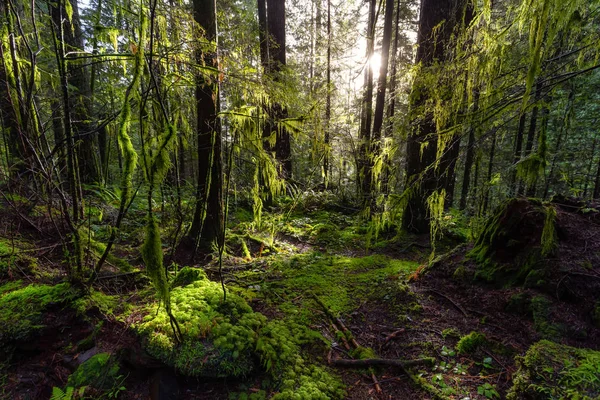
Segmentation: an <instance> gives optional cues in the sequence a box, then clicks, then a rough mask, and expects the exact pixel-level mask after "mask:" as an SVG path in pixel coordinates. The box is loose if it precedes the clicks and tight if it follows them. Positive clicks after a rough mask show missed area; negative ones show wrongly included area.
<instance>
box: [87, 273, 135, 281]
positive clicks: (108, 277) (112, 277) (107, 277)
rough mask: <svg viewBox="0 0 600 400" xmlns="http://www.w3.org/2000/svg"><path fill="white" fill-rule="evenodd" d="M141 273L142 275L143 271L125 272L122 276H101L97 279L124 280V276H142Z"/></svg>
mask: <svg viewBox="0 0 600 400" xmlns="http://www.w3.org/2000/svg"><path fill="white" fill-rule="evenodd" d="M141 273H142V271H132V272H123V273H122V274H111V275H100V276H99V277H97V278H96V279H97V280H102V279H116V278H122V277H124V276H130V275H137V274H141Z"/></svg>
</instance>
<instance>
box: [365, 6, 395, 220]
mask: <svg viewBox="0 0 600 400" xmlns="http://www.w3.org/2000/svg"><path fill="white" fill-rule="evenodd" d="M393 17H394V0H386V1H385V17H384V23H383V40H382V43H381V67H380V68H379V78H378V80H377V94H376V96H375V115H374V119H373V133H372V135H371V141H370V142H371V146H370V154H369V156H368V166H367V171H366V172H365V185H364V189H363V190H364V195H365V199H369V201H368V203H365V206H371V208H373V207H374V206H375V192H376V189H375V187H374V185H373V179H374V175H373V174H374V171H373V167H374V164H375V159H376V158H377V157H378V156H379V155H380V153H381V143H380V141H381V129H382V127H383V111H384V108H385V92H386V89H387V78H388V76H387V75H388V65H389V61H390V43H391V41H392V23H393Z"/></svg>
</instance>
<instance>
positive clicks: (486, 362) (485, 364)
mask: <svg viewBox="0 0 600 400" xmlns="http://www.w3.org/2000/svg"><path fill="white" fill-rule="evenodd" d="M482 365H483V368H486V369H492V368H494V367H493V366H492V357H486V358H484V359H483V363H482Z"/></svg>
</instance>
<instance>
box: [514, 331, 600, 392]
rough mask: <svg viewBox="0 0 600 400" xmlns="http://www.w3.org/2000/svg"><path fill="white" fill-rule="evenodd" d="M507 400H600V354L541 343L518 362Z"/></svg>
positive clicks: (544, 341)
mask: <svg viewBox="0 0 600 400" xmlns="http://www.w3.org/2000/svg"><path fill="white" fill-rule="evenodd" d="M517 361H518V363H519V365H520V366H519V370H518V371H517V372H516V374H515V375H514V377H513V387H512V388H511V389H510V391H509V393H508V395H507V399H509V400H511V399H512V400H516V399H532V400H538V399H539V400H541V399H581V400H583V399H590V400H591V399H598V398H600V378H599V377H600V352H598V351H593V350H589V349H578V348H575V347H569V346H564V345H560V344H557V343H554V342H550V341H548V340H542V341H540V342H538V343H536V344H534V345H533V346H531V347H530V348H529V350H528V351H527V353H526V354H525V356H524V357H522V358H520V359H518V360H517Z"/></svg>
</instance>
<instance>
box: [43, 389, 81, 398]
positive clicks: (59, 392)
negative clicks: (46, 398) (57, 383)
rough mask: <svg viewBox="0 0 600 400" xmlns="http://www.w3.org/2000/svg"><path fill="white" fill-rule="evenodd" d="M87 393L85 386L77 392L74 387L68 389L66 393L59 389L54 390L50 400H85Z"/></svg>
mask: <svg viewBox="0 0 600 400" xmlns="http://www.w3.org/2000/svg"><path fill="white" fill-rule="evenodd" d="M84 392H85V386H83V387H80V388H79V389H77V390H75V388H74V387H71V386H69V387H67V388H66V389H65V390H64V391H63V390H62V389H61V388H59V387H53V388H52V396H51V397H50V400H75V399H83V393H84Z"/></svg>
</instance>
